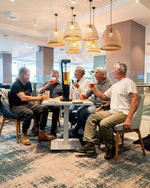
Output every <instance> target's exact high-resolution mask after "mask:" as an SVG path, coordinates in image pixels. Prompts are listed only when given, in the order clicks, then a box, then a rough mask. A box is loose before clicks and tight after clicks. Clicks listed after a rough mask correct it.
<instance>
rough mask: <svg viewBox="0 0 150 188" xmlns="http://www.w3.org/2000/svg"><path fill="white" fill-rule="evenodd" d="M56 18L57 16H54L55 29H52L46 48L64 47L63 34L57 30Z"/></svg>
mask: <svg viewBox="0 0 150 188" xmlns="http://www.w3.org/2000/svg"><path fill="white" fill-rule="evenodd" d="M57 16H58V14H55V29H52V31H51V33H50V35H49V38H48V46H50V47H57V46H64V45H65V42H64V40H63V33H62V31H61V30H60V29H58V28H57Z"/></svg>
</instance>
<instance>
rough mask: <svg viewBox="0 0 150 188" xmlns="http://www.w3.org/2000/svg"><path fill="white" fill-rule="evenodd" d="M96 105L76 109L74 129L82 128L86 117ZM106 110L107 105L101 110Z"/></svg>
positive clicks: (92, 111)
mask: <svg viewBox="0 0 150 188" xmlns="http://www.w3.org/2000/svg"><path fill="white" fill-rule="evenodd" d="M98 107H99V105H92V106H82V107H81V108H80V109H78V110H77V125H76V127H75V129H76V131H78V130H79V129H80V128H81V127H82V129H83V130H84V128H85V123H86V120H87V118H88V117H89V116H90V115H91V114H93V113H94V110H95V109H96V108H98ZM106 110H109V107H108V108H105V109H102V111H106Z"/></svg>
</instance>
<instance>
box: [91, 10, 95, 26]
mask: <svg viewBox="0 0 150 188" xmlns="http://www.w3.org/2000/svg"><path fill="white" fill-rule="evenodd" d="M92 9H93V25H94V11H95V7H92Z"/></svg>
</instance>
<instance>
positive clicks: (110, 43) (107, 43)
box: [100, 0, 121, 51]
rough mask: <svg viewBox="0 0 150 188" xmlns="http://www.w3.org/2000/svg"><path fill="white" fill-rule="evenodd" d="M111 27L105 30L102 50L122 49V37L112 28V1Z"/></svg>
mask: <svg viewBox="0 0 150 188" xmlns="http://www.w3.org/2000/svg"><path fill="white" fill-rule="evenodd" d="M110 5H111V6H110V7H111V8H110V26H109V27H108V28H106V29H105V31H104V33H103V34H102V38H101V48H100V49H101V50H105V51H115V50H120V49H121V37H120V33H119V32H118V30H117V29H115V28H112V0H110Z"/></svg>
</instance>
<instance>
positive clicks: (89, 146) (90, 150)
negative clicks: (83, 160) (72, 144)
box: [76, 142, 96, 154]
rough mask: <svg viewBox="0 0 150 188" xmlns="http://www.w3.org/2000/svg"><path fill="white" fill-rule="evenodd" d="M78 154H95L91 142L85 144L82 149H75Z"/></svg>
mask: <svg viewBox="0 0 150 188" xmlns="http://www.w3.org/2000/svg"><path fill="white" fill-rule="evenodd" d="M76 151H77V152H79V153H88V154H95V153H96V150H95V146H94V143H92V142H87V143H86V144H85V145H84V146H83V147H81V148H77V150H76Z"/></svg>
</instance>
